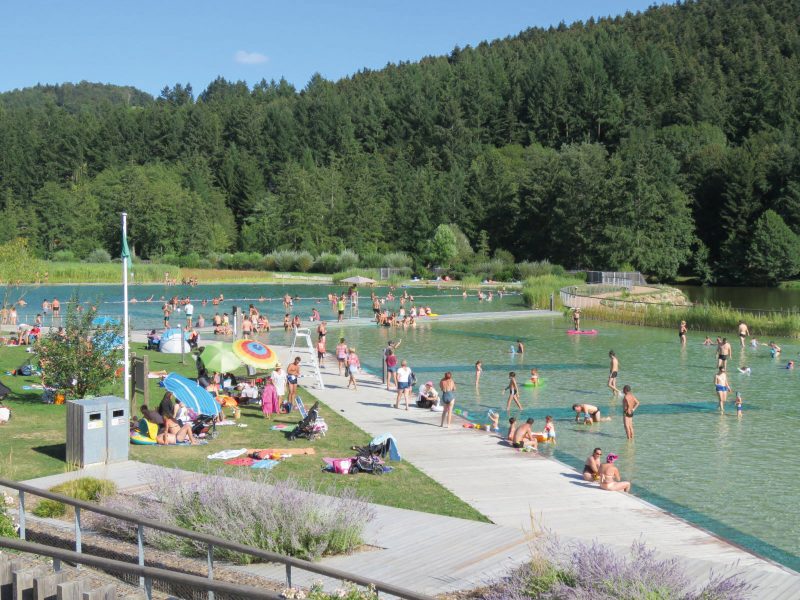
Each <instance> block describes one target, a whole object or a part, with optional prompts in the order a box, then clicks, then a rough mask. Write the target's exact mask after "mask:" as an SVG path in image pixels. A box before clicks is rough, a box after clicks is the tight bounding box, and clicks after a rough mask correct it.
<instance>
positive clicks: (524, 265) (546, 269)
mask: <svg viewBox="0 0 800 600" xmlns="http://www.w3.org/2000/svg"><path fill="white" fill-rule="evenodd" d="M556 267H558V268H559V269H561V270H562V271H563V267H561V266H560V265H554V264H551V263H550V261H549V260H547V259H545V260H537V261H533V262H530V261H527V260H526V261H523V262H521V263H518V264H517V266H516V273H517V277H519V278H520V279H522V280H525V279H527V278H528V277H541V276H542V275H553V274H554V273H553V272H554V271H555V269H556Z"/></svg>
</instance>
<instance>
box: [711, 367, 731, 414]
mask: <svg viewBox="0 0 800 600" xmlns="http://www.w3.org/2000/svg"><path fill="white" fill-rule="evenodd" d="M714 388H715V389H716V392H717V398H718V399H719V404H718V406H717V407H718V409H719V412H721V413H724V412H725V400H727V399H728V392H730V391H731V386H730V385H728V374H727V373H726V372H725V366H724V365H723V366H721V367H720V368H719V371H718V372H717V374H716V375H714Z"/></svg>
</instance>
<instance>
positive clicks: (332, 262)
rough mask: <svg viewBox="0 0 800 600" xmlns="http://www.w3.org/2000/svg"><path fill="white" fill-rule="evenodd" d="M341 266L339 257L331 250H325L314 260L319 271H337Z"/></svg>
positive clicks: (316, 269)
mask: <svg viewBox="0 0 800 600" xmlns="http://www.w3.org/2000/svg"><path fill="white" fill-rule="evenodd" d="M338 268H339V257H338V256H337V255H336V254H333V253H331V252H323V253H322V254H320V255H319V256H318V257H317V260H316V261H314V270H315V271H317V272H319V273H335V272H336V269H338Z"/></svg>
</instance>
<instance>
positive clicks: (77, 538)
mask: <svg viewBox="0 0 800 600" xmlns="http://www.w3.org/2000/svg"><path fill="white" fill-rule="evenodd" d="M81 547H82V544H81V509H80V507H79V506H76V507H75V552H77V553H78V554H80V553H81ZM78 568H80V565H78Z"/></svg>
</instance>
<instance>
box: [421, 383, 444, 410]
mask: <svg viewBox="0 0 800 600" xmlns="http://www.w3.org/2000/svg"><path fill="white" fill-rule="evenodd" d="M417 406H419V407H420V408H430V409H431V410H434V411H435V410H436V408H437V407H438V406H439V393H438V392H437V391H436V388H435V387H433V382H432V381H428V382H427V383H425V385H423V386H422V387H421V388H420V390H419V397H418V398H417Z"/></svg>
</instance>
